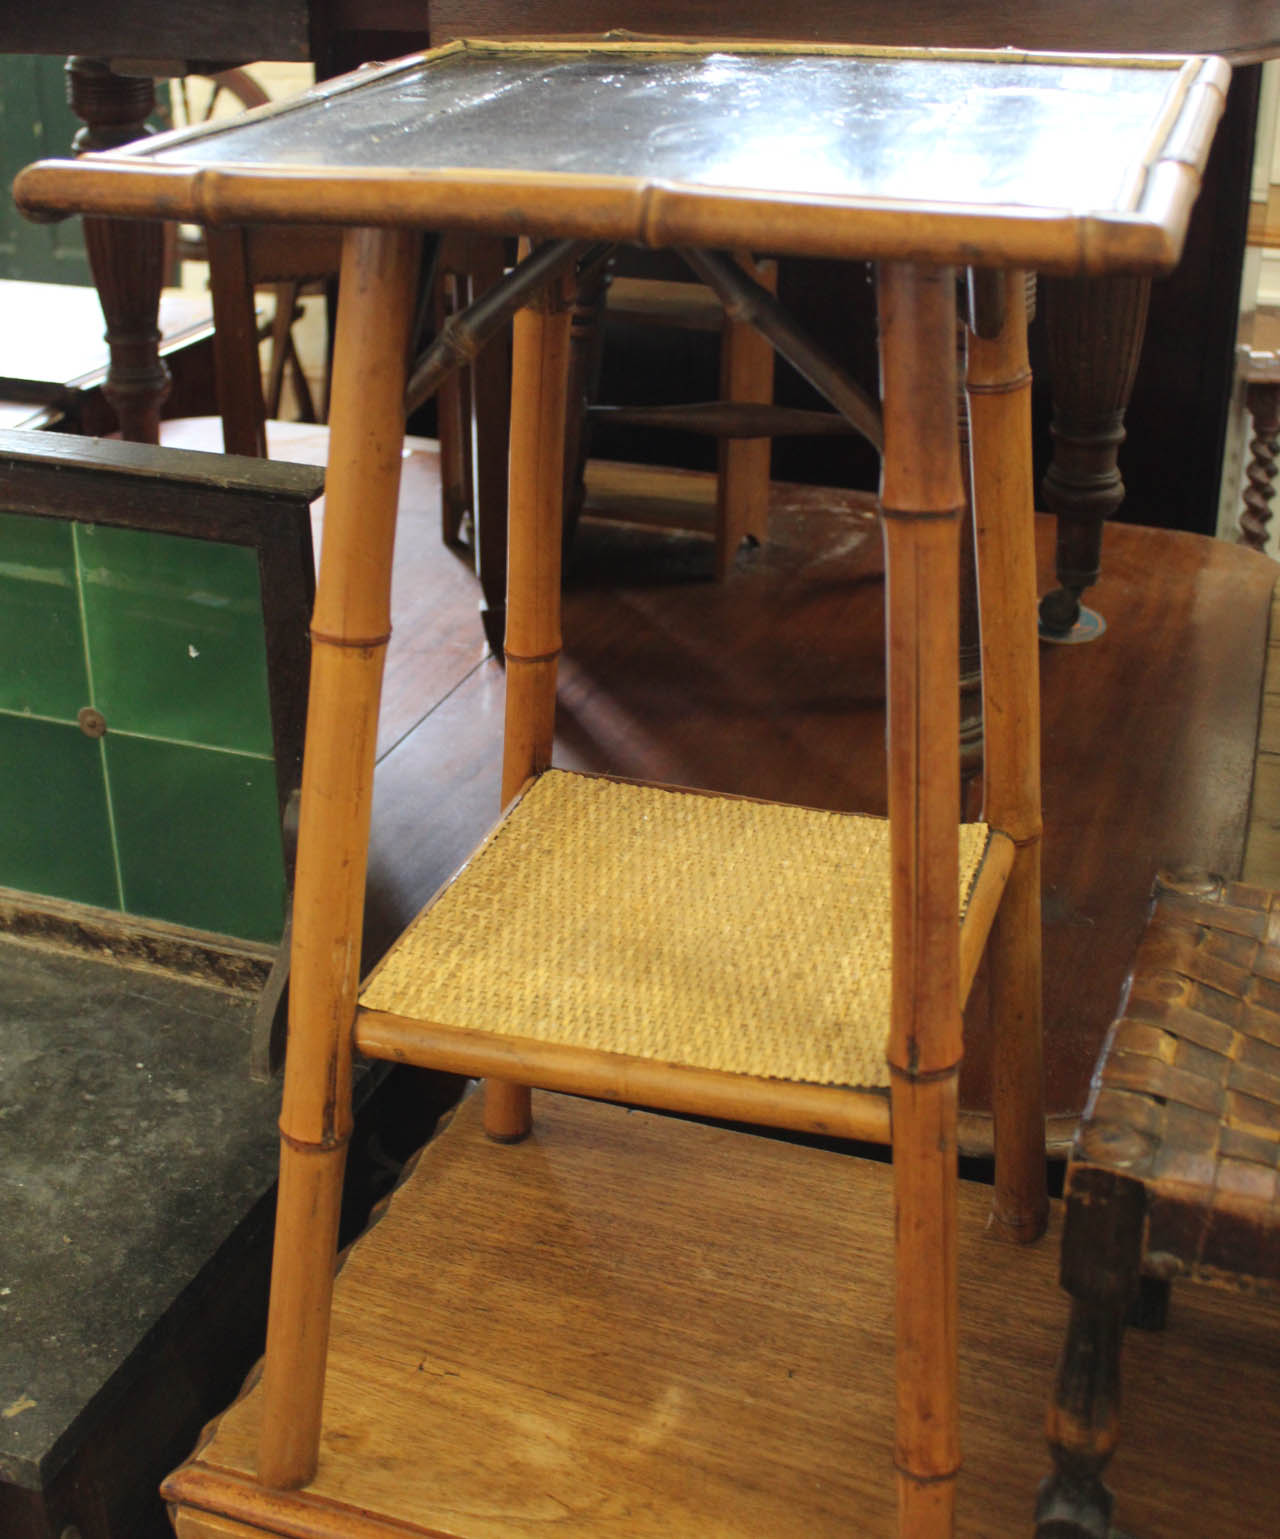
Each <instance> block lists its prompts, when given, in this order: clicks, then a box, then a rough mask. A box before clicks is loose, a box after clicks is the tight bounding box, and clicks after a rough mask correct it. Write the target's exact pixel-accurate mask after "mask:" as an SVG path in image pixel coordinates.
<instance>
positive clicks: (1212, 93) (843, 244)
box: [15, 41, 1227, 273]
mask: <svg viewBox="0 0 1280 1539" xmlns="http://www.w3.org/2000/svg"><path fill="white" fill-rule="evenodd" d="M538 46H539V45H536V44H528V43H521V44H507V45H503V44H495V43H475V44H465V43H458V44H451V45H449V47H447V48H445V49H441V50H438V51H437V52H436V53H435V54H433V55H430V56H428V57H430V58H431V60H432V61H433V62H438V61H441V60H444V59H446V58H447V57H449V56H450V54H452V53H454V52H456V51H457V50H459V49H462V48H470V49H472V50H476V51H502V50H503V49H504V48H507V49H511V48H514V49H515V50H516V51H522V52H526V53H527V52H530V51H534V50H536V49H537V48H538ZM545 46H546V47H548V48H553V49H554V50H556V51H559V52H564V51H572V50H573V49H574V48H579V49H595V50H599V49H602V48H604V49H608V50H609V51H611V52H613V53H617V54H620V55H621V54H625V53H627V52H628V51H632V52H636V51H638V52H641V53H644V54H653V53H654V52H656V51H664V52H689V51H697V45H692V44H679V43H673V44H665V45H659V44H655V43H651V42H647V43H640V44H634V45H628V44H626V43H619V42H614V41H607V42H605V41H596V42H592V43H586V44H576V45H575V44H561V43H557V44H554V45H545ZM705 46H706V45H703V47H702V51H705ZM721 46H724V45H721ZM743 46H744V48H745V49H746V50H747V51H752V52H770V53H783V54H785V53H789V52H790V53H795V52H800V53H815V52H822V53H828V54H838V53H841V52H852V53H871V54H873V55H874V54H876V53H880V54H887V55H889V56H896V57H920V58H932V57H953V58H954V57H959V58H966V57H979V58H980V57H989V55H981V54H977V55H967V54H965V53H963V52H961V53H959V54H956V53H951V54H948V53H947V52H946V51H945V50H914V51H913V50H892V49H889V50H883V49H882V50H874V49H873V50H866V49H842V48H840V47H838V46H835V45H832V46H829V47H825V48H823V47H820V46H819V45H806V46H804V47H801V48H796V47H795V46H794V45H792V46H790V47H786V46H779V45H767V44H766V45H760V44H756V45H750V44H748V45H743ZM1002 57H1004V56H1002ZM1014 57H1015V58H1016V59H1019V60H1028V61H1034V60H1035V59H1036V58H1037V57H1041V56H1038V55H1035V54H1024V55H1015V56H1014ZM421 58H422V56H413V57H412V58H410V59H409V60H407V61H403V62H401V63H398V64H396V65H393V66H389V67H388V69H387V71H385V72H382V73H388V74H394V73H395V72H396V71H397V70H412V69H417V68H418V67H420V63H421ZM1055 58H1056V62H1066V61H1065V60H1064V57H1063V56H1061V55H1059V56H1055ZM1123 62H1125V63H1127V64H1129V65H1132V66H1137V67H1143V66H1145V67H1149V68H1165V69H1168V68H1169V67H1170V66H1169V64H1168V62H1167V61H1160V60H1156V59H1150V58H1148V59H1141V58H1139V59H1129V60H1127V61H1123ZM1183 70H1184V76H1185V79H1184V82H1183V85H1182V94H1183V95H1184V96H1189V97H1191V98H1192V100H1191V102H1190V107H1189V111H1188V112H1187V113H1184V115H1183V117H1182V118H1181V119H1179V122H1180V124H1181V128H1180V130H1179V131H1178V132H1177V133H1176V134H1175V135H1174V137H1173V139H1171V141H1170V145H1171V149H1170V154H1171V155H1172V157H1173V158H1168V157H1167V156H1166V153H1165V146H1164V145H1163V144H1162V143H1161V142H1160V140H1159V139H1158V138H1157V137H1155V136H1153V139H1152V148H1151V151H1150V153H1149V155H1148V157H1147V160H1146V165H1145V167H1144V174H1143V175H1142V177H1141V187H1137V186H1135V188H1134V189H1133V190H1132V193H1133V195H1132V198H1131V202H1130V206H1129V208H1128V209H1127V210H1120V211H1117V212H1115V213H1108V214H1106V215H1098V216H1094V217H1086V218H1082V217H1080V216H1078V215H1077V214H1075V213H1074V212H1073V211H1072V210H1070V209H1066V208H1063V209H1052V208H1044V209H1036V210H1034V211H1031V213H1030V214H1029V213H1028V211H1027V210H1025V209H1021V208H1017V207H1013V206H1010V207H1008V208H1007V209H1006V208H993V207H992V206H989V205H976V206H967V205H963V204H953V203H937V204H932V205H923V204H920V203H913V202H909V201H903V200H894V199H881V200H872V199H866V200H857V201H853V200H849V199H844V198H839V197H825V196H821V195H816V194H815V195H812V196H809V197H807V198H804V199H796V200H793V201H789V202H787V203H785V204H780V203H779V199H778V195H777V194H776V193H763V194H761V193H756V192H742V191H740V190H737V189H733V188H711V187H707V188H692V187H688V186H675V185H669V184H664V183H649V182H644V181H640V180H637V179H633V178H627V177H620V176H606V175H601V176H595V175H570V174H567V173H530V172H519V171H509V170H502V169H497V170H483V169H480V170H475V169H467V170H452V169H446V170H432V171H383V172H379V173H377V174H376V175H371V174H370V172H369V171H368V170H367V169H365V168H360V169H353V168H338V167H324V168H322V169H317V170H315V171H312V170H288V171H283V170H280V169H275V170H270V169H268V168H263V167H254V166H244V167H236V168H233V169H221V168H216V167H205V168H202V169H199V170H192V169H190V168H184V167H180V166H160V165H156V164H154V162H153V157H154V155H155V154H156V152H157V151H158V150H171V149H174V148H178V147H180V146H181V144H182V142H183V141H184V139H186V138H188V137H195V136H196V135H197V134H198V135H199V136H201V137H202V138H203V137H206V136H207V135H208V133H209V130H207V129H203V128H202V129H200V130H196V131H194V132H193V131H191V130H184V131H183V132H182V133H179V134H174V135H163V136H160V137H159V138H158V139H156V140H153V141H150V142H149V143H148V146H147V148H146V149H145V150H143V151H140V152H136V153H134V154H115V153H113V154H104V155H101V156H91V157H89V158H88V159H87V160H85V161H81V162H78V163H75V164H70V163H66V162H42V163H38V164H37V165H35V166H31V167H28V168H27V169H26V170H25V171H23V172H22V174H21V175H20V176H19V177H18V180H17V183H16V184H15V197H16V199H17V202H18V205H19V207H20V208H22V209H23V210H24V211H25V212H26V213H28V214H30V215H31V216H33V217H36V218H39V217H55V218H56V217H59V216H61V215H65V214H68V213H75V212H88V213H96V214H113V215H119V216H122V217H126V218H151V219H155V218H165V219H187V220H194V221H195V222H197V223H199V224H203V225H207V226H216V225H220V224H272V223H297V224H316V223H324V224H346V225H352V224H354V225H360V226H377V225H406V224H408V225H413V226H416V227H420V228H435V229H441V228H454V227H456V228H463V229H469V230H472V231H485V232H492V233H502V234H509V233H511V232H512V231H513V230H519V231H523V232H525V233H527V234H528V235H530V236H532V237H534V238H562V237H565V236H572V237H574V238H577V239H588V240H607V241H622V242H627V243H629V244H633V245H642V246H652V247H668V246H689V247H695V248H703V249H706V248H724V247H727V248H730V249H735V250H754V251H770V250H776V251H783V252H786V253H788V254H791V255H796V256H830V257H847V256H848V255H849V254H850V252H857V253H858V254H859V255H860V256H863V257H867V258H875V259H880V260H889V261H921V260H923V261H932V262H955V263H965V262H967V261H969V260H970V259H971V257H972V255H973V253H974V252H975V251H976V250H981V251H982V253H983V258H984V261H985V262H987V263H988V264H989V265H990V266H992V267H1026V268H1036V269H1038V270H1040V271H1044V272H1103V271H1128V272H1135V273H1157V272H1165V271H1168V270H1169V269H1170V268H1171V267H1172V266H1173V265H1174V264H1175V263H1176V261H1177V259H1178V256H1179V255H1180V252H1181V247H1182V239H1183V236H1184V234H1185V228H1186V220H1187V217H1188V215H1189V212H1190V207H1191V203H1192V201H1193V199H1194V196H1195V192H1196V190H1197V188H1198V186H1199V175H1200V172H1201V170H1202V169H1203V165H1204V161H1205V159H1206V158H1207V155H1208V149H1209V141H1210V136H1211V129H1212V125H1213V123H1214V122H1215V121H1216V117H1217V115H1218V114H1219V113H1220V111H1221V108H1222V106H1223V104H1224V102H1225V80H1226V78H1227V72H1226V66H1225V65H1223V64H1222V63H1221V61H1220V60H1216V59H1210V60H1200V59H1194V60H1191V61H1189V62H1188V63H1187V64H1186V65H1184V66H1183ZM378 73H379V72H362V73H360V74H357V75H355V76H353V77H348V78H347V79H345V80H343V81H340V82H336V83H335V84H334V85H333V86H331V87H329V88H328V89H327V90H325V91H324V92H323V93H322V94H323V95H324V96H325V97H326V98H331V97H336V96H339V95H341V94H342V93H344V92H346V91H350V90H357V89H360V88H361V87H362V86H364V85H366V84H367V83H368V82H369V81H371V80H373V79H375V78H378ZM307 99H308V100H314V97H309V98H307ZM290 110H296V109H295V105H294V104H291V103H286V104H281V105H278V106H272V107H266V108H259V109H257V112H258V114H262V115H280V114H282V113H284V112H288V111H290ZM217 132H225V130H217Z"/></svg>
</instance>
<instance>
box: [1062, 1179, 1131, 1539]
mask: <svg viewBox="0 0 1280 1539" xmlns="http://www.w3.org/2000/svg"><path fill="white" fill-rule="evenodd" d="M1144 1204H1145V1195H1144V1193H1143V1189H1142V1187H1141V1186H1140V1185H1139V1184H1138V1183H1137V1182H1133V1181H1126V1180H1125V1179H1124V1178H1123V1177H1117V1176H1114V1175H1112V1174H1111V1173H1110V1172H1106V1171H1097V1170H1089V1171H1086V1172H1084V1173H1083V1174H1081V1173H1079V1172H1077V1173H1075V1177H1074V1181H1073V1187H1072V1191H1071V1196H1070V1198H1069V1199H1068V1203H1067V1218H1066V1226H1065V1229H1064V1231H1063V1237H1062V1286H1063V1287H1064V1288H1065V1289H1066V1290H1067V1292H1068V1293H1069V1294H1070V1295H1071V1318H1070V1322H1069V1324H1068V1327H1067V1339H1066V1344H1065V1346H1064V1347H1063V1351H1062V1357H1061V1359H1060V1360H1059V1364H1058V1376H1057V1381H1056V1383H1055V1385H1054V1392H1053V1401H1052V1404H1051V1405H1050V1407H1049V1414H1048V1420H1047V1431H1048V1437H1049V1451H1050V1453H1051V1455H1052V1456H1053V1474H1052V1475H1050V1476H1049V1477H1048V1478H1047V1479H1046V1480H1045V1481H1044V1482H1043V1483H1042V1485H1041V1487H1040V1493H1039V1496H1038V1498H1037V1501H1036V1539H1108V1535H1109V1533H1110V1520H1111V1505H1112V1499H1111V1493H1110V1491H1108V1490H1107V1488H1106V1486H1105V1485H1104V1484H1103V1482H1102V1476H1103V1472H1104V1470H1105V1469H1106V1466H1107V1463H1108V1462H1109V1460H1110V1459H1111V1456H1112V1454H1113V1453H1114V1452H1115V1449H1116V1443H1117V1441H1118V1439H1119V1423H1120V1348H1121V1343H1122V1341H1123V1337H1124V1326H1125V1315H1126V1312H1127V1311H1128V1309H1129V1308H1130V1306H1131V1304H1132V1301H1133V1299H1134V1297H1135V1295H1136V1294H1137V1291H1138V1273H1139V1267H1140V1264H1141V1245H1142V1222H1143V1209H1144Z"/></svg>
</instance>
